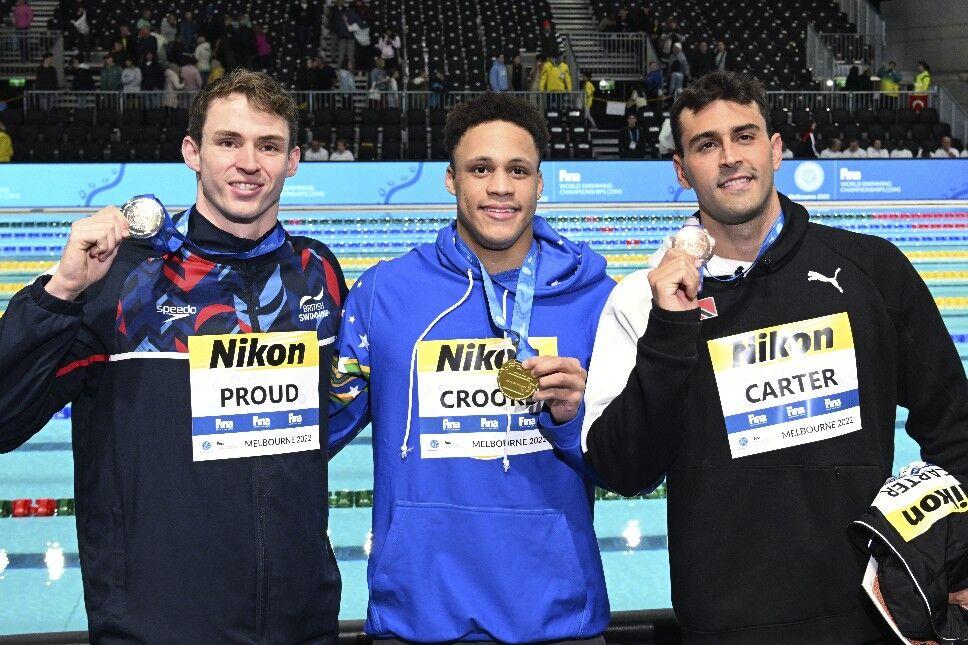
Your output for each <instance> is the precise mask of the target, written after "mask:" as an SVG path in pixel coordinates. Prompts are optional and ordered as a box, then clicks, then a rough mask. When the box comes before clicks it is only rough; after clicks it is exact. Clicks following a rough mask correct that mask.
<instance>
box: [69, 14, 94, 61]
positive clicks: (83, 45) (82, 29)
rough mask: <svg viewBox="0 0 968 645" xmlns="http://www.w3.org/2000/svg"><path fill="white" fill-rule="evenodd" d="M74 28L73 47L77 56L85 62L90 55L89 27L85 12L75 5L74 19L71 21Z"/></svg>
mask: <svg viewBox="0 0 968 645" xmlns="http://www.w3.org/2000/svg"><path fill="white" fill-rule="evenodd" d="M71 26H72V27H73V28H74V31H73V37H74V46H75V48H76V49H77V56H78V57H79V58H80V59H81V60H82V61H86V60H87V59H88V57H89V56H90V55H91V25H90V24H88V22H87V11H85V10H84V6H83V5H80V4H79V5H77V8H76V9H75V10H74V18H73V20H71Z"/></svg>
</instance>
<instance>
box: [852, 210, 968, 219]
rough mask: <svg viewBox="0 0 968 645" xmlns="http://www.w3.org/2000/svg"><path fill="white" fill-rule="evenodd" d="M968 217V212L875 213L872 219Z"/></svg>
mask: <svg viewBox="0 0 968 645" xmlns="http://www.w3.org/2000/svg"><path fill="white" fill-rule="evenodd" d="M966 217H968V212H955V213H952V212H950V211H949V212H946V213H875V214H873V215H871V218H872V219H959V218H966Z"/></svg>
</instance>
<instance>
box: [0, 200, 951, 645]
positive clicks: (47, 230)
mask: <svg viewBox="0 0 968 645" xmlns="http://www.w3.org/2000/svg"><path fill="white" fill-rule="evenodd" d="M541 210H542V212H543V213H544V214H545V216H546V217H548V219H549V220H550V222H551V223H552V225H553V226H555V227H556V228H557V229H558V230H559V231H560V232H562V233H563V234H564V235H566V236H568V237H569V238H571V239H573V240H583V241H587V242H589V243H590V244H591V245H592V247H593V248H595V249H596V250H598V251H599V252H601V253H602V254H604V255H605V257H606V258H607V259H608V262H609V273H610V274H611V275H612V276H613V277H615V278H617V279H619V278H621V277H622V276H624V275H626V274H628V273H629V272H631V271H633V270H635V269H639V268H642V267H643V266H645V264H646V262H647V261H648V254H649V252H650V251H651V250H653V249H655V248H656V247H657V246H658V245H659V243H660V242H661V241H662V239H663V238H664V237H665V236H666V235H668V234H669V233H671V232H673V231H674V230H675V229H676V228H678V226H679V224H680V222H681V220H682V217H683V215H684V213H687V212H689V210H691V207H689V206H683V207H677V208H670V207H667V206H660V207H648V206H628V207H614V206H609V207H582V208H581V209H573V208H567V207H556V208H544V207H543V208H542V209H541ZM452 213H453V211H452V209H450V208H447V209H443V208H421V209H416V208H398V209H395V210H363V209H361V210H312V209H302V210H286V211H284V212H283V213H282V219H283V222H284V223H285V224H286V226H287V228H288V229H289V230H290V232H291V233H293V234H304V235H310V236H313V237H317V238H319V239H321V240H323V241H324V242H326V243H327V244H329V246H330V247H331V248H332V249H333V250H334V252H335V253H336V254H337V256H338V257H339V258H340V261H341V263H342V265H343V267H344V271H345V272H346V275H347V279H348V280H349V281H352V280H354V279H355V278H356V277H357V276H359V274H360V273H361V272H362V271H363V270H365V269H366V268H367V267H369V266H370V265H372V264H373V263H374V262H376V261H378V260H379V259H381V258H391V257H396V256H397V255H400V254H401V253H403V252H405V251H406V250H408V249H409V248H411V247H412V246H414V245H415V244H417V243H421V242H426V241H431V240H432V239H433V238H434V234H435V231H436V230H437V229H438V228H439V227H440V226H443V225H444V224H445V223H446V222H448V221H449V219H450V218H451V217H452ZM811 215H812V218H813V220H814V221H819V222H822V223H825V224H829V225H832V226H837V227H841V228H847V229H850V230H854V231H859V232H863V233H869V234H873V235H879V236H882V237H885V238H887V239H889V240H891V241H892V242H894V243H895V244H896V245H897V246H899V247H900V248H901V249H902V250H903V251H904V252H905V253H906V254H907V256H908V257H909V258H910V259H911V260H912V262H914V265H915V266H916V267H917V269H918V271H919V272H920V273H921V275H922V277H923V278H924V280H925V281H926V282H927V284H928V286H929V287H930V289H931V291H932V293H933V295H934V296H935V299H936V302H937V303H938V305H939V307H940V309H941V312H942V314H943V316H944V320H945V323H946V324H947V326H948V330H949V332H950V333H951V335H952V337H953V339H954V340H955V343H956V346H957V348H958V351H959V353H960V355H961V357H962V361H963V362H965V361H968V204H966V203H963V202H957V203H955V202H952V203H947V204H943V205H931V206H923V205H922V206H904V207H900V206H896V205H883V204H878V205H872V204H867V205H862V206H858V205H851V206H845V207H838V206H829V205H824V206H822V207H811ZM74 217H76V212H72V213H58V212H49V211H43V212H36V211H32V212H19V213H18V212H12V211H10V212H3V213H0V310H2V309H3V308H5V305H6V301H7V300H8V299H9V297H10V296H12V295H13V294H14V293H16V292H17V291H18V290H19V289H20V288H22V286H23V285H24V284H25V283H26V282H28V281H29V280H31V279H32V278H33V277H34V276H36V275H37V274H39V273H41V272H42V271H44V270H46V269H48V268H49V267H50V266H52V264H53V263H54V262H55V261H56V259H57V257H58V256H59V254H60V248H61V246H62V245H63V243H64V241H65V240H66V238H67V229H68V227H69V224H70V221H71V220H72V219H73V218H74ZM905 416H906V415H905V413H904V411H903V410H900V411H899V415H898V424H897V428H898V430H897V439H896V442H895V443H896V456H895V469H897V468H898V467H899V466H901V465H904V464H906V463H908V462H909V461H912V460H914V459H917V458H918V449H917V445H916V444H915V443H914V442H913V441H912V440H911V439H910V438H908V437H907V435H906V434H905V433H904V431H903V425H904V424H903V421H904V418H905ZM70 441H71V439H70V421H69V419H68V418H55V419H53V420H52V421H51V422H50V423H48V424H47V426H46V427H45V428H44V429H43V430H42V431H41V432H40V433H38V434H37V435H36V436H34V437H33V438H32V439H31V440H30V441H28V442H27V443H26V444H25V445H24V446H22V447H21V448H19V449H18V450H16V451H14V452H13V453H11V454H9V455H4V456H2V457H0V460H2V461H0V463H2V464H3V467H2V468H0V607H2V608H3V611H2V619H0V634H11V633H25V632H56V631H75V630H84V629H86V616H85V612H84V604H83V595H82V591H81V580H80V569H79V568H78V564H77V537H76V532H75V526H74V517H72V516H71V515H70V513H71V512H72V506H71V505H70V500H71V498H72V496H73V472H74V471H73V462H72V458H71V444H70ZM372 486H373V475H372V463H371V456H370V433H369V429H367V430H366V431H364V432H363V433H362V434H361V435H360V436H359V437H358V438H357V439H356V440H355V441H354V442H353V443H352V444H351V445H350V446H348V447H347V448H345V449H344V450H343V451H342V452H341V453H340V454H339V455H338V456H337V457H336V458H335V459H334V460H333V462H332V464H331V465H330V504H331V508H332V510H331V513H330V515H331V519H330V527H331V540H332V543H333V546H334V549H335V551H336V554H337V559H338V560H339V561H340V569H341V571H342V575H343V585H344V586H343V602H342V607H341V612H340V618H342V619H358V618H362V617H363V616H364V614H365V606H366V582H365V570H366V555H367V551H368V533H369V527H370V512H369V509H368V503H369V500H370V499H371V494H370V493H369V489H371V488H372ZM600 497H602V496H600ZM17 499H31V500H37V499H54V500H61V502H62V503H60V504H59V505H58V511H59V512H58V513H57V514H55V515H54V516H52V517H39V516H33V517H4V515H5V513H4V512H3V508H4V506H2V504H3V500H17ZM9 507H10V505H9V504H8V505H7V508H9ZM595 529H596V532H597V535H598V539H599V544H600V546H601V550H602V559H603V561H604V564H605V576H606V582H607V584H608V590H609V598H610V600H611V604H612V609H613V610H629V609H650V608H661V607H669V606H670V590H669V578H668V562H667V551H666V520H665V501H664V499H663V498H662V497H661V496H658V497H656V498H652V499H634V500H625V499H619V498H616V497H615V496H611V495H610V496H607V497H606V498H604V499H599V501H598V502H597V503H596V508H595Z"/></svg>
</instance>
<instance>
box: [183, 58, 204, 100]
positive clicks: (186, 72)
mask: <svg viewBox="0 0 968 645" xmlns="http://www.w3.org/2000/svg"><path fill="white" fill-rule="evenodd" d="M184 60H185V64H184V65H182V66H181V69H180V70H179V72H178V75H179V77H180V78H181V82H182V89H184V90H185V91H186V92H197V91H198V90H200V89H202V85H204V84H205V83H204V81H202V73H201V72H200V71H199V69H198V67H197V66H196V65H195V57H194V56H185V59H184Z"/></svg>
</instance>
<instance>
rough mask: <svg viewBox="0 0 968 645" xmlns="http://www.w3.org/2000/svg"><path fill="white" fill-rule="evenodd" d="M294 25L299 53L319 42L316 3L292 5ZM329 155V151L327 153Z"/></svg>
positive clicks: (304, 2) (303, 2)
mask: <svg viewBox="0 0 968 645" xmlns="http://www.w3.org/2000/svg"><path fill="white" fill-rule="evenodd" d="M290 17H291V19H292V25H293V27H295V29H296V44H297V45H298V46H299V49H298V53H300V54H301V53H303V52H305V50H306V48H307V46H309V45H310V44H318V43H319V35H318V34H317V33H316V30H317V25H319V22H320V17H319V11H318V10H317V9H316V5H315V3H314V4H313V5H312V6H310V4H309V2H308V0H299V2H297V3H295V4H294V5H293V7H292V12H291V15H290ZM327 155H328V153H327Z"/></svg>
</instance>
